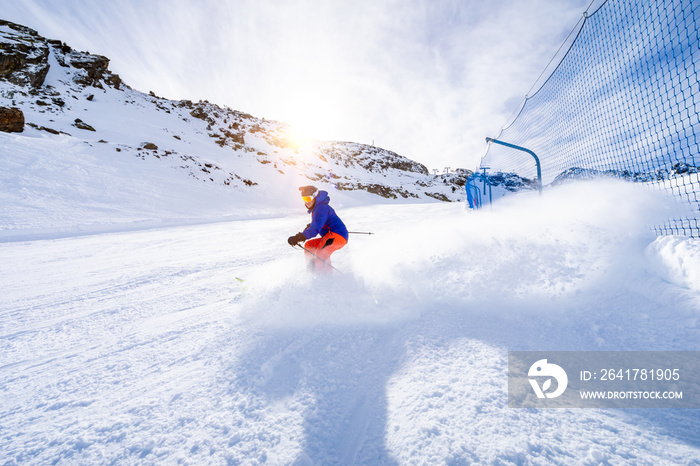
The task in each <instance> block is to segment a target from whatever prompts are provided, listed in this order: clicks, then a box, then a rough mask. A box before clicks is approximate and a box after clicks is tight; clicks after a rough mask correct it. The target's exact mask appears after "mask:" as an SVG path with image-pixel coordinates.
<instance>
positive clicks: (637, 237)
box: [0, 168, 700, 464]
mask: <svg viewBox="0 0 700 466" xmlns="http://www.w3.org/2000/svg"><path fill="white" fill-rule="evenodd" d="M73 169H77V168H73ZM333 196H334V193H331V204H333ZM657 198H658V194H654V193H651V192H649V191H646V190H644V189H642V188H640V187H639V186H636V185H630V184H625V183H619V182H609V181H608V182H586V183H580V184H570V185H564V186H560V187H557V188H553V189H550V190H546V191H545V193H544V195H543V196H542V197H538V196H537V195H536V194H521V195H518V196H513V197H510V198H507V199H504V200H502V201H501V202H500V203H498V204H497V205H495V206H494V207H493V209H489V208H486V209H484V210H482V211H478V212H473V211H468V210H465V208H464V206H463V205H461V204H414V205H370V206H363V207H352V208H342V209H338V211H339V214H340V215H341V217H342V218H343V219H344V220H345V222H346V224H347V225H348V226H349V228H350V230H353V231H372V232H374V233H375V234H374V235H372V236H365V235H352V236H351V238H350V242H349V244H348V246H347V247H346V248H344V249H342V250H340V251H339V252H337V253H335V255H334V262H333V264H334V265H335V266H336V267H337V268H338V269H339V270H340V272H342V273H335V274H334V275H332V276H324V277H314V276H310V275H309V274H307V273H306V271H305V265H304V259H303V255H302V252H301V251H300V250H297V249H293V248H291V247H290V246H289V245H287V243H286V238H287V236H289V235H291V234H294V233H296V232H297V231H299V229H301V228H303V227H304V225H305V224H306V223H307V222H308V215H306V214H305V212H304V209H303V207H302V206H301V205H300V206H299V211H298V212H299V213H298V214H291V215H282V216H280V215H278V216H271V217H270V218H250V219H237V220H228V221H220V222H217V223H205V224H199V225H180V226H175V225H171V226H161V227H154V228H150V229H138V228H136V227H137V226H138V225H137V224H134V223H133V222H132V223H128V224H127V227H128V228H127V227H125V229H124V231H116V232H111V233H96V234H92V235H82V236H76V235H72V236H71V235H68V233H66V231H67V230H65V228H64V226H60V225H59V226H58V227H55V229H56V233H57V234H56V235H54V236H53V237H52V235H50V234H48V235H46V232H47V231H50V230H51V228H52V225H54V226H55V225H56V221H55V217H41V218H45V219H46V220H45V221H46V224H45V225H44V227H43V228H40V227H42V225H31V226H30V227H31V228H33V229H35V231H41V232H43V233H42V234H45V235H46V238H47V239H41V240H27V239H24V240H21V239H20V240H11V239H9V238H6V240H5V242H4V243H0V419H2V422H1V423H0V458H2V463H3V464H20V463H21V464H52V463H58V464H113V463H120V464H139V463H144V464H153V463H158V464H175V463H178V462H180V463H184V464H226V463H229V464H258V463H269V464H446V463H449V464H468V463H478V462H479V463H497V464H548V463H552V462H554V463H560V464H697V463H698V462H700V434H699V432H700V429H699V428H698V427H699V426H700V422H699V421H700V413H698V410H591V409H558V410H534V409H513V408H508V407H507V392H506V390H507V377H506V371H507V352H508V351H509V350H695V351H697V350H700V338H698V337H699V329H700V290H699V287H698V281H697V280H698V265H697V264H698V257H700V256H699V252H698V251H700V244H699V243H698V240H692V239H687V238H677V237H665V238H658V239H655V238H654V237H653V236H652V235H651V233H650V230H649V229H648V225H649V224H651V223H653V222H654V221H655V220H656V216H659V217H660V218H664V216H665V215H666V214H667V212H665V211H664V208H663V207H662V205H663V202H660V201H658V199H657ZM75 208H76V209H81V208H82V207H79V206H76V207H75ZM147 208H151V207H148V206H147ZM179 208H181V209H184V208H185V207H182V206H180V207H179ZM77 214H79V212H77V213H76V212H75V211H71V212H66V215H67V216H78V215H77ZM55 215H59V214H57V213H56V214H55ZM178 218H179V217H178V215H174V217H173V219H172V222H173V223H177V220H178ZM37 222H40V220H37ZM17 229H18V230H19V228H17ZM66 235H68V236H67V237H56V236H66Z"/></svg>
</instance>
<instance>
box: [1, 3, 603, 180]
mask: <svg viewBox="0 0 700 466" xmlns="http://www.w3.org/2000/svg"><path fill="white" fill-rule="evenodd" d="M589 3H590V0H492V1H489V0H480V1H476V0H462V1H457V0H437V1H430V0H401V1H399V0H371V1H370V0H353V1H344V0H342V1H321V0H316V1H311V0H288V1H278V0H263V1H261V0H235V1H214V0H200V1H194V0H191V1H190V0H188V1H186V0H169V1H165V0H149V1H143V0H120V1H114V2H94V1H88V0H63V1H61V2H56V1H47V0H44V1H39V0H22V1H21V2H18V1H16V0H0V12H2V13H0V17H2V18H3V19H7V20H10V21H14V22H18V23H21V24H24V25H27V26H29V27H32V28H34V29H36V30H37V31H38V32H39V33H40V34H42V35H44V36H46V37H49V38H52V39H60V40H62V41H64V42H66V43H68V44H69V45H70V46H72V47H73V48H75V49H78V50H87V51H90V52H91V53H97V54H100V55H105V56H107V57H109V58H110V59H111V64H110V68H111V69H112V71H114V72H116V73H118V74H119V75H120V76H121V77H122V78H123V79H124V81H125V82H126V83H127V84H129V85H130V86H132V87H133V88H135V89H139V90H141V91H144V92H148V91H153V92H155V93H156V94H158V95H160V96H162V97H166V98H171V99H190V100H194V101H197V100H200V99H202V100H204V99H206V100H209V101H210V102H213V103H217V104H220V105H227V106H229V107H231V108H233V109H236V110H241V111H244V112H247V113H250V114H252V115H254V116H256V117H261V118H267V119H273V120H280V121H284V122H286V123H289V124H292V125H294V126H296V127H298V128H299V130H300V131H301V132H305V133H307V134H309V135H310V136H314V137H317V138H321V139H334V140H342V141H355V142H361V143H367V144H372V143H374V144H375V145H377V146H380V147H383V148H385V149H389V150H393V151H395V152H398V153H399V154H401V155H405V156H407V157H410V158H412V159H414V160H417V161H419V162H421V163H423V164H425V165H426V166H427V167H428V168H429V169H431V170H432V169H436V168H437V169H440V170H442V169H444V167H446V166H449V167H453V168H454V167H464V168H474V167H476V166H477V164H478V163H479V159H480V157H481V156H482V155H483V153H484V151H485V148H486V144H485V141H484V138H485V137H486V136H492V137H494V136H496V135H497V134H498V132H499V130H500V128H501V126H503V124H504V123H505V122H506V120H507V119H508V118H509V116H511V115H512V113H513V112H514V111H515V110H516V109H517V107H518V105H519V103H520V102H521V101H522V99H523V98H524V96H525V94H526V93H527V92H528V90H529V89H530V88H531V86H532V85H533V83H534V82H535V81H536V79H537V77H538V76H539V75H540V73H541V72H542V70H543V69H544V68H545V66H546V65H547V63H548V62H549V61H550V59H551V58H552V56H553V55H554V54H555V52H556V51H557V49H558V48H559V46H560V45H561V43H562V41H563V40H564V39H565V37H566V36H567V34H568V33H569V32H570V30H571V29H572V28H573V27H574V25H575V24H576V23H577V21H578V20H579V19H580V18H581V16H582V14H583V12H584V10H585V9H586V7H588V5H589Z"/></svg>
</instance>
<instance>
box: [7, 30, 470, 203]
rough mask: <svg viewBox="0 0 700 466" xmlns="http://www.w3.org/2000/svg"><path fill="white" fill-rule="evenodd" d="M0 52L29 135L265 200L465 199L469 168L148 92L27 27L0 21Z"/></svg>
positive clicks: (103, 61)
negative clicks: (436, 168)
mask: <svg viewBox="0 0 700 466" xmlns="http://www.w3.org/2000/svg"><path fill="white" fill-rule="evenodd" d="M0 50H1V51H2V55H0V106H4V107H16V108H19V109H20V110H22V112H23V113H24V117H25V119H26V127H25V128H26V129H25V131H24V132H23V133H21V134H22V135H23V136H28V137H34V138H39V137H41V138H53V139H56V140H61V139H63V138H72V139H73V140H77V141H81V142H84V143H85V144H86V145H89V146H90V147H91V148H92V149H94V150H91V151H90V152H91V153H100V154H103V156H109V157H111V158H113V157H116V156H119V157H126V156H127V155H133V156H136V157H138V158H140V159H142V160H146V159H154V160H160V161H164V162H165V163H164V164H163V165H166V166H168V168H169V169H171V168H172V169H176V170H178V171H180V172H182V173H184V175H185V176H186V177H188V178H189V179H194V180H199V181H202V182H206V183H213V184H218V185H222V186H225V187H227V188H234V189H233V190H234V191H235V192H246V193H247V194H248V195H249V196H251V197H252V198H259V199H260V200H265V201H266V202H269V201H271V200H274V199H277V198H279V197H281V196H286V195H288V194H289V192H290V190H289V189H285V190H284V191H281V192H280V191H279V189H278V188H279V186H280V185H284V186H285V187H286V188H288V187H289V186H292V185H294V186H298V185H303V184H310V183H317V184H320V185H321V186H323V187H326V188H329V189H330V188H333V189H337V190H343V191H356V190H364V191H367V192H369V193H372V194H376V195H380V196H383V197H385V198H389V199H399V200H400V199H438V200H442V201H459V200H463V199H464V190H463V189H460V187H461V186H463V185H464V182H465V180H466V176H468V174H469V173H470V172H469V171H467V170H459V171H457V172H456V173H452V174H447V175H431V174H429V172H428V170H427V168H426V167H425V166H424V165H422V164H420V163H417V162H414V161H412V160H410V159H408V158H406V157H403V156H401V155H398V154H396V153H394V152H391V151H388V150H385V149H381V148H378V147H373V146H370V145H365V144H359V143H351V142H330V141H301V140H298V139H295V137H294V132H293V130H292V128H290V126H288V125H286V124H284V123H281V122H277V121H271V120H265V119H261V118H256V117H253V116H251V115H249V114H246V113H243V112H240V111H237V110H232V109H230V108H227V107H222V106H219V105H216V104H213V103H209V102H207V101H200V102H197V103H193V102H192V101H189V100H182V101H174V100H168V99H165V98H161V97H158V96H156V95H155V94H154V93H153V92H150V93H149V94H146V93H143V92H140V91H137V90H134V89H132V88H130V87H129V86H128V85H126V84H125V83H124V82H122V80H121V78H120V77H119V76H118V75H116V74H114V73H112V72H111V71H110V70H109V69H108V65H109V59H108V58H106V57H103V56H99V55H91V54H89V53H87V52H78V51H75V50H73V49H72V48H71V47H69V46H68V45H66V44H65V43H63V42H61V41H57V40H49V39H46V38H44V37H42V36H40V35H39V34H38V33H37V32H36V31H34V30H32V29H30V28H28V27H25V26H20V25H17V24H14V23H10V22H7V21H2V20H0ZM134 169H135V170H138V169H139V167H138V165H135V167H134ZM164 176H168V175H167V174H164ZM170 176H182V174H180V175H174V174H172V173H170ZM270 191H278V192H277V193H276V195H272V196H271V195H270Z"/></svg>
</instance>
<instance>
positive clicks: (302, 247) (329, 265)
mask: <svg viewBox="0 0 700 466" xmlns="http://www.w3.org/2000/svg"><path fill="white" fill-rule="evenodd" d="M297 246H299V247H300V248H301V249H303V250H304V251H306V252H308V253H309V254H311V255H312V256H314V257H315V258H316V259H318V260H320V261H321V262H323V263H324V264H326V265H327V266H328V267H330V268H332V269H333V270H335V271H336V272H338V273H343V272H341V271H340V270H338V269H336V268H335V267H333V266H332V265H331V264H329V263H328V262H326V261H324V260H323V259H321V258H320V257H318V256H317V255H316V254H314V253H313V252H311V251H309V250H308V249H306V248H305V247H304V246H302V245H301V244H297Z"/></svg>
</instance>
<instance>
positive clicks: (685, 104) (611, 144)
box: [481, 0, 700, 237]
mask: <svg viewBox="0 0 700 466" xmlns="http://www.w3.org/2000/svg"><path fill="white" fill-rule="evenodd" d="M699 72H700V1H695V0H634V1H631V0H607V1H606V2H604V3H603V4H602V5H600V6H598V7H596V9H595V11H593V12H588V13H586V15H585V19H584V21H583V23H582V26H581V27H580V29H579V30H578V34H577V35H576V36H575V39H574V40H573V42H572V44H571V46H570V47H569V49H568V51H566V53H565V55H564V57H563V58H562V59H561V61H560V62H559V63H558V66H557V67H556V69H555V70H554V72H553V73H552V74H551V75H550V76H549V77H548V78H547V80H546V81H545V82H544V84H542V86H540V87H539V89H538V90H537V91H536V92H535V93H534V94H533V95H531V96H529V97H527V98H526V99H525V102H524V104H523V105H522V107H521V109H520V112H519V113H518V114H517V116H516V117H515V118H514V119H513V120H512V122H511V123H510V124H509V125H508V126H507V127H505V128H504V129H502V130H501V133H500V134H499V136H498V137H497V138H496V139H498V140H501V141H504V142H508V143H511V144H516V145H519V146H523V147H526V148H528V149H530V150H532V151H533V152H535V153H536V154H537V155H538V157H539V158H540V161H541V164H542V181H543V183H544V184H545V185H548V184H552V183H557V182H559V181H561V180H564V179H567V178H578V177H589V176H591V177H592V176H614V177H620V178H623V179H627V180H630V181H634V182H643V183H648V184H650V185H653V186H655V187H658V188H660V189H662V190H665V191H668V192H670V193H672V194H673V195H674V196H675V197H677V198H679V199H680V200H682V201H683V203H687V204H689V205H688V209H687V211H688V213H687V214H684V215H683V217H682V218H671V219H669V220H668V221H666V222H664V223H663V224H662V225H655V226H653V228H654V230H655V231H656V232H657V233H658V234H679V235H686V236H695V237H700V174H699V173H698V172H699V170H700V167H699V166H700V118H699V115H700V79H699V78H700V76H699V74H698V73H699ZM481 165H482V166H488V167H490V170H489V171H490V172H491V173H494V172H504V173H515V174H517V175H520V176H522V177H525V178H535V177H536V171H535V164H534V161H533V158H532V157H531V156H529V155H528V154H526V153H523V152H520V151H516V150H513V149H511V148H508V147H503V146H499V145H496V144H491V145H490V146H489V148H488V151H487V153H486V155H485V156H484V158H483V159H482V163H481Z"/></svg>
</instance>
